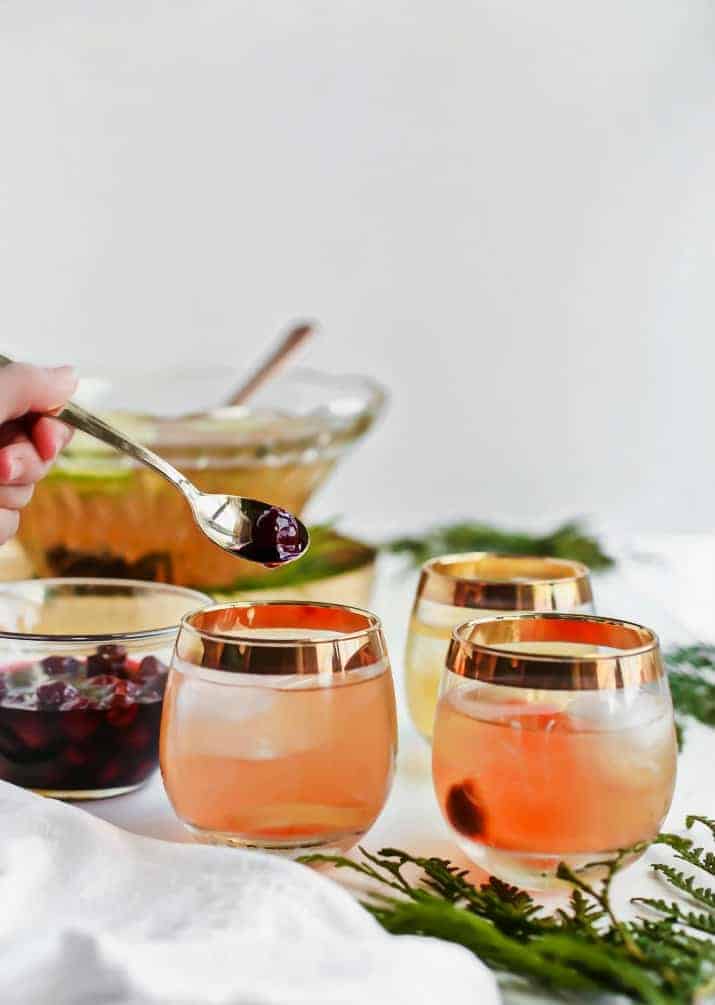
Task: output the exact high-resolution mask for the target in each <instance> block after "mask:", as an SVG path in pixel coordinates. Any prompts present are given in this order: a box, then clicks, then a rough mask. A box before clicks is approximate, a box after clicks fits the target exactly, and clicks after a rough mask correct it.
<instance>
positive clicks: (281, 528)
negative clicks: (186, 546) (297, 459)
mask: <svg viewBox="0 0 715 1005" xmlns="http://www.w3.org/2000/svg"><path fill="white" fill-rule="evenodd" d="M189 502H190V504H191V509H192V511H193V514H194V519H195V520H196V522H197V523H198V524H199V526H200V527H201V529H202V530H203V532H204V534H206V536H207V537H208V538H210V539H211V540H212V541H213V542H214V544H217V545H218V546H219V547H220V548H223V549H224V550H225V551H231V552H235V553H236V554H239V555H240V557H241V558H247V559H248V560H249V561H251V562H259V563H261V564H262V565H285V564H286V563H288V562H292V561H293V560H294V559H296V558H299V557H300V556H301V555H302V554H303V552H304V551H305V550H306V549H307V547H308V544H309V541H310V536H309V534H308V530H307V528H306V527H305V526H304V525H303V524H302V523H301V521H300V520H298V519H297V518H296V517H295V516H293V514H292V513H289V512H288V511H287V510H284V509H281V508H280V507H278V506H268V505H267V504H266V503H264V502H260V501H259V500H257V499H244V498H242V497H241V496H225V495H216V494H208V493H206V492H199V491H198V489H196V490H195V495H194V496H193V497H192V498H190V499H189Z"/></svg>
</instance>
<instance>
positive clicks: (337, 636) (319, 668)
mask: <svg viewBox="0 0 715 1005" xmlns="http://www.w3.org/2000/svg"><path fill="white" fill-rule="evenodd" d="M291 629H294V630H295V635H294V636H291V634H290V632H291ZM271 631H275V632H279V633H280V635H277V637H271V634H270V633H271ZM311 632H313V633H315V634H311ZM177 656H178V657H179V658H180V659H183V660H185V661H186V662H189V663H192V664H194V665H195V666H200V667H207V668H209V669H213V670H222V671H225V672H229V673H248V674H280V675H284V674H318V673H321V674H324V673H344V672H346V671H351V670H358V669H362V668H365V667H371V666H375V665H376V664H379V663H382V662H385V665H387V651H386V648H385V643H384V639H383V635H382V625H381V623H380V619H379V618H378V617H376V616H375V615H374V614H371V613H370V611H364V610H362V608H359V607H347V606H344V605H342V604H329V603H312V602H310V603H308V602H306V603H301V602H299V601H290V600H289V601H282V600H273V601H266V602H263V603H262V602H259V601H251V600H244V601H236V602H235V603H228V604H215V605H213V606H212V607H205V608H203V609H202V610H200V611H193V612H191V613H189V614H186V615H185V616H184V617H183V618H182V621H181V629H180V632H179V638H178V640H177Z"/></svg>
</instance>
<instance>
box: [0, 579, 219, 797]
mask: <svg viewBox="0 0 715 1005" xmlns="http://www.w3.org/2000/svg"><path fill="white" fill-rule="evenodd" d="M209 602H210V601H209V598H208V597H206V596H205V595H204V594H202V593H198V592H196V591H194V590H186V589H182V588H180V587H175V586H167V585H164V584H160V583H142V582H138V581H132V580H111V579H79V578H78V579H44V580H42V579H38V580H27V581H25V582H17V583H4V584H2V592H0V779H2V780H3V781H6V782H12V783H13V784H15V785H21V786H23V787H24V788H29V789H33V790H34V791H36V792H39V793H41V794H42V795H47V796H56V797H59V798H63V799H97V798H102V797H104V796H116V795H121V794H122V793H124V792H130V791H131V790H132V789H135V788H137V787H138V786H139V785H141V783H142V782H144V781H145V780H146V779H147V778H148V777H149V775H150V774H151V773H152V772H153V771H154V770H155V768H156V767H157V766H158V761H159V726H160V722H161V708H162V702H163V695H164V688H165V686H166V675H167V669H168V665H169V662H170V659H171V651H172V648H173V645H174V640H175V638H176V632H177V626H178V623H179V621H180V619H181V618H182V617H183V615H184V614H186V613H187V612H188V611H191V610H195V609H196V608H198V607H203V606H205V605H206V604H207V603H209Z"/></svg>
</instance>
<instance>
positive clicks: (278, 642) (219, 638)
mask: <svg viewBox="0 0 715 1005" xmlns="http://www.w3.org/2000/svg"><path fill="white" fill-rule="evenodd" d="M249 607H319V608H326V609H329V610H342V611H348V612H349V613H350V614H354V615H356V616H357V617H362V618H364V619H365V621H366V622H367V623H366V625H365V626H364V627H363V628H358V629H356V630H355V631H353V632H337V631H336V632H335V634H334V635H333V636H331V638H312V637H303V638H296V639H290V638H276V639H271V638H267V637H265V636H263V637H260V638H256V637H254V636H253V635H251V634H250V629H247V630H246V633H245V634H240V635H238V634H235V633H234V634H229V633H227V632H215V631H212V630H211V629H206V628H199V627H197V626H196V625H193V624H191V620H190V619H191V618H194V617H196V616H197V615H199V614H211V613H214V612H217V611H227V610H233V609H235V608H249ZM179 631H180V632H182V631H189V632H191V633H192V634H193V635H197V636H198V637H199V638H201V639H206V640H208V641H211V642H232V643H235V644H238V645H249V646H261V647H271V648H287V649H296V648H298V647H301V646H311V647H314V646H320V645H328V646H332V645H335V643H336V642H346V641H349V640H352V639H361V638H365V637H366V636H368V635H372V634H374V633H382V631H383V626H382V621H381V619H380V618H379V617H378V616H377V614H373V613H372V611H368V610H366V609H365V608H363V607H356V606H354V605H352V604H335V603H330V602H329V601H317V600H316V601H312V600H290V599H285V600H234V601H227V602H225V603H221V604H211V605H209V606H207V607H202V608H200V609H197V610H195V611H188V612H187V613H186V614H184V615H183V617H182V618H181V624H180V626H179Z"/></svg>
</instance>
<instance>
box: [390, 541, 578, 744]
mask: <svg viewBox="0 0 715 1005" xmlns="http://www.w3.org/2000/svg"><path fill="white" fill-rule="evenodd" d="M471 611H479V612H480V614H479V616H480V617H490V616H494V615H503V614H516V613H519V612H521V611H529V612H532V611H563V612H571V611H582V612H584V613H586V614H592V613H593V594H592V592H591V581H590V578H589V571H588V569H587V567H586V566H585V565H582V564H581V563H580V562H572V561H568V560H566V559H562V558H542V557H538V556H533V555H497V554H493V553H490V552H481V551H480V552H471V553H467V554H463V555H442V556H441V557H440V558H433V559H432V560H431V561H429V562H426V563H425V564H424V565H423V566H422V573H421V575H420V581H419V584H418V587H417V594H416V596H415V602H414V606H413V608H412V616H411V618H410V627H409V633H408V636H407V649H406V652H405V673H406V685H407V703H408V707H409V710H410V716H411V717H412V721H413V723H414V724H415V726H416V727H417V729H418V730H419V732H420V733H421V734H422V735H423V736H424V737H425V739H427V740H430V739H431V738H432V727H433V723H434V712H435V708H436V707H437V694H438V691H439V682H440V680H441V677H442V670H443V669H444V658H445V656H446V654H447V647H448V646H449V640H450V637H451V633H452V629H453V628H455V627H456V626H457V625H459V624H461V623H462V622H464V621H466V620H467V618H469V617H470V612H471ZM475 616H476V615H475Z"/></svg>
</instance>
